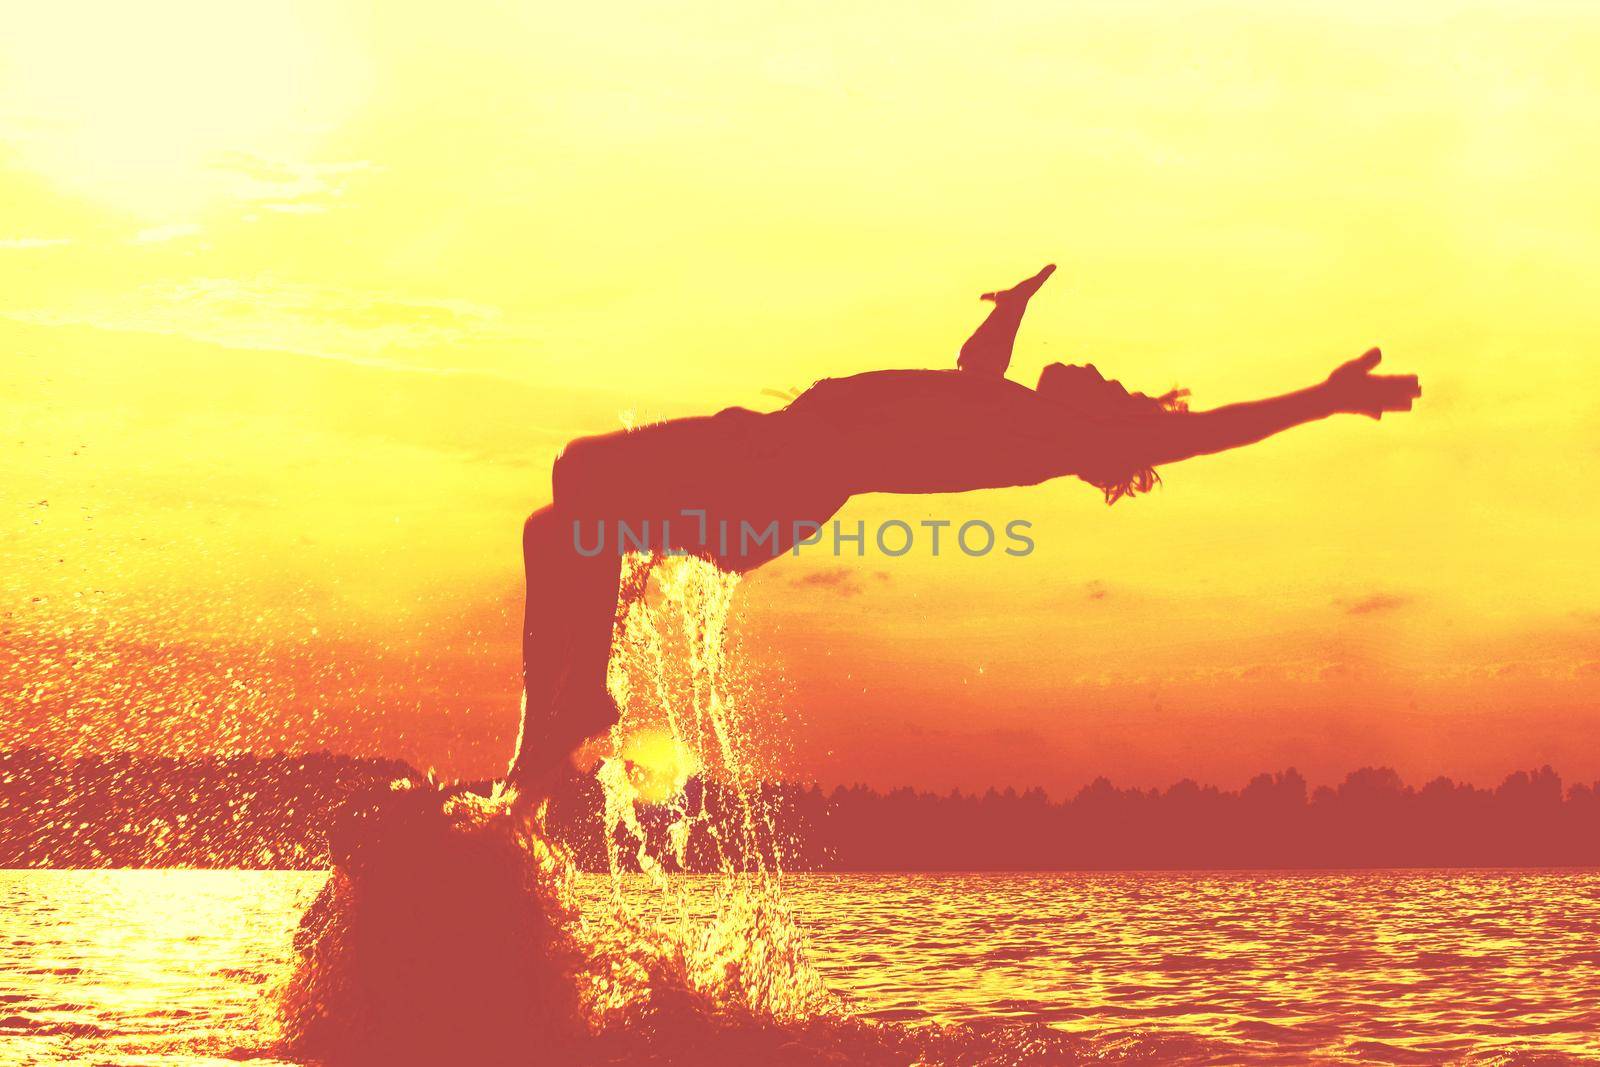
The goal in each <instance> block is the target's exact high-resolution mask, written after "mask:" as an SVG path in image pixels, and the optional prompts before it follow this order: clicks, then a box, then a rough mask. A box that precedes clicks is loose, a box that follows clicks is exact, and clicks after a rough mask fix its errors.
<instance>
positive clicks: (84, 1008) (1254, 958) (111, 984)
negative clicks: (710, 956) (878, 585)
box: [0, 871, 1600, 1064]
mask: <svg viewBox="0 0 1600 1067" xmlns="http://www.w3.org/2000/svg"><path fill="white" fill-rule="evenodd" d="M323 877H324V876H323V875H321V874H303V873H273V872H242V871H215V872H212V871H13V872H0V1061H4V1062H8V1063H9V1062H15V1063H30V1062H40V1063H50V1062H75V1061H85V1062H113V1063H116V1062H120V1063H127V1064H135V1063H138V1064H148V1063H161V1064H177V1063H201V1062H206V1061H208V1060H222V1061H224V1062H238V1061H239V1060H241V1059H243V1060H247V1061H252V1062H256V1063H264V1062H269V1061H271V1058H272V1057H271V1051H270V1050H271V1048H272V1033H271V1028H270V1024H269V1023H268V1020H269V1019H270V1010H269V1002H268V996H269V990H270V988H271V986H272V982H273V980H274V978H275V977H276V976H277V975H279V974H281V973H282V970H283V968H284V967H285V965H286V961H287V959H288V956H289V939H290V935H291V933H292V931H293V929H294V926H295V922H296V920H297V919H298V916H299V913H300V910H301V909H302V908H303V907H304V905H305V903H306V902H307V901H308V900H309V899H310V897H311V895H313V894H314V893H315V891H316V889H317V888H318V887H319V886H320V884H321V882H322V879H323ZM787 885H788V891H787V895H788V897H789V898H790V900H791V901H792V903H793V904H794V906H795V908H796V910H797V911H798V913H799V914H800V916H801V919H802V921H803V922H804V925H805V929H806V931H807V933H808V936H809V939H810V942H811V948H812V953H813V955H814V957H815V960H816V962H817V965H818V967H819V969H820V970H821V971H822V973H823V975H824V976H825V977H826V979H827V980H828V982H829V984H830V986H831V987H832V988H833V989H834V990H835V991H836V992H837V993H838V994H840V995H841V997H843V998H844V999H845V1001H846V1003H847V1004H848V1005H849V1006H850V1008H851V1009H852V1010H854V1011H855V1012H857V1013H858V1014H861V1015H864V1016H866V1017H869V1018H874V1019H879V1020H884V1021H894V1022H901V1023H913V1024H915V1023H922V1022H930V1021H937V1022H946V1023H959V1024H965V1025H969V1026H985V1027H986V1026H989V1025H992V1024H995V1023H1005V1022H1033V1023H1045V1024H1048V1025H1050V1026H1052V1027H1056V1028H1058V1029H1063V1030H1069V1031H1073V1032H1075V1033H1081V1034H1085V1035H1087V1036H1088V1037H1089V1039H1090V1041H1091V1042H1092V1046H1091V1047H1096V1048H1102V1049H1104V1050H1105V1054H1106V1055H1107V1056H1108V1057H1128V1058H1140V1057H1141V1056H1142V1057H1143V1058H1146V1059H1149V1058H1159V1059H1170V1058H1172V1057H1173V1056H1175V1055H1186V1056H1188V1057H1189V1058H1192V1059H1195V1060H1205V1061H1213V1062H1233V1061H1238V1060H1245V1059H1254V1060H1258V1061H1261V1062H1303V1061H1306V1060H1315V1059H1323V1060H1329V1061H1336V1062H1344V1061H1350V1060H1355V1059H1364V1060H1373V1061H1380V1062H1423V1063H1429V1062H1440V1061H1445V1060H1451V1059H1463V1060H1470V1061H1484V1062H1515V1063H1532V1062H1574V1061H1579V1062H1591V1061H1592V1059H1593V1058H1595V1057H1600V874H1596V873H1594V872H1583V873H1571V872H1371V873H1348V874H1303V875H1302V874H1192V875H1191V874H1099V875H1096V874H1015V875H960V874H952V875H907V876H877V875H867V876H864V875H811V876H798V877H793V878H792V879H790V880H789V881H788V882H787ZM587 889H588V890H589V891H590V892H591V894H592V895H594V896H596V897H598V896H600V895H602V894H604V893H607V892H609V883H606V882H603V881H601V880H596V881H594V882H593V883H592V884H590V885H589V886H588V887H587ZM707 899H709V897H707ZM1141 1049H1142V1050H1144V1051H1143V1052H1141V1051H1140V1050H1141ZM1151 1049H1157V1050H1158V1051H1157V1052H1156V1053H1153V1054H1152V1053H1151V1052H1150V1050H1151Z"/></svg>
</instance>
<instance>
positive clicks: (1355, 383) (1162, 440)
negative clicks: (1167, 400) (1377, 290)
mask: <svg viewBox="0 0 1600 1067" xmlns="http://www.w3.org/2000/svg"><path fill="white" fill-rule="evenodd" d="M1382 358H1383V354H1382V353H1381V352H1380V351H1378V349H1376V348H1373V349H1369V350H1368V351H1367V352H1366V353H1365V354H1363V355H1361V356H1359V357H1358V358H1356V359H1353V360H1351V361H1350V362H1348V363H1346V364H1344V365H1343V366H1341V367H1339V368H1338V369H1337V370H1335V371H1334V372H1333V373H1332V374H1330V375H1329V376H1328V379H1327V380H1326V381H1324V382H1321V383H1320V384H1317V385H1313V386H1311V387H1310V388H1308V389H1301V390H1300V391H1299V392H1295V393H1288V394H1285V395H1284V396H1276V397H1272V398H1270V399H1267V400H1253V401H1249V402H1247V403H1242V404H1229V405H1227V406H1225V407H1220V408H1214V409H1212V410H1211V411H1181V412H1169V413H1166V414H1162V415H1156V416H1152V417H1151V418H1150V420H1149V421H1148V422H1147V423H1145V425H1144V426H1142V427H1141V430H1143V431H1144V432H1143V433H1142V434H1141V437H1142V440H1141V441H1140V442H1139V445H1138V446H1137V450H1138V452H1139V453H1140V458H1141V459H1142V460H1143V461H1144V462H1145V463H1148V464H1149V465H1150V466H1158V465H1160V464H1163V463H1175V462H1177V461H1178V460H1180V459H1188V458H1190V457H1191V456H1203V455H1207V454H1209V453H1212V452H1224V451H1227V450H1228V449H1230V448H1238V447H1240V446H1241V445H1249V444H1254V443H1255V442H1257V441H1261V440H1264V439H1265V438H1268V437H1271V436H1272V435H1273V434H1276V433H1281V432H1282V431H1284V430H1287V429H1289V428H1290V427H1291V426H1299V425H1301V424H1302V423H1307V422H1314V421H1316V420H1318V419H1324V418H1327V417H1328V416H1329V415H1337V414H1344V413H1348V414H1359V415H1366V416H1368V417H1369V418H1374V419H1377V418H1381V417H1382V416H1383V414H1384V412H1389V411H1410V410H1411V403H1412V401H1413V400H1415V399H1416V398H1417V397H1419V396H1421V395H1422V387H1421V386H1420V385H1418V384H1417V376H1416V375H1414V374H1373V373H1372V371H1373V370H1374V369H1375V368H1376V367H1377V366H1378V362H1379V360H1381V359H1382ZM1140 421H1141V422H1143V421H1144V420H1140Z"/></svg>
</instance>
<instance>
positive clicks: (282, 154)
mask: <svg viewBox="0 0 1600 1067" xmlns="http://www.w3.org/2000/svg"><path fill="white" fill-rule="evenodd" d="M6 23H7V26H6V33H5V39H4V41H3V43H0V100H3V101H4V102H5V107H4V109H3V112H0V114H3V115H4V117H3V118H0V134H3V135H4V136H5V139H6V140H7V141H10V142H12V144H13V146H14V147H15V148H16V149H17V150H18V152H19V155H20V157H21V158H22V160H23V161H24V163H25V164H27V165H28V166H30V167H31V168H32V169H34V170H36V171H38V172H40V173H42V174H44V175H46V176H48V177H49V178H50V179H52V180H53V181H54V182H56V183H57V184H59V185H60V186H62V187H64V188H66V189H69V190H72V191H74V192H77V193H80V194H84V195H88V196H90V197H92V198H94V199H96V200H98V201H101V202H103V203H108V204H110V205H111V206H113V207H116V208H121V209H124V210H130V211H133V212H135V213H137V214H140V215H146V216H152V217H158V216H162V215H167V214H171V213H173V212H177V211H195V210H199V209H200V208H202V207H204V206H205V205H206V203H208V202H209V201H211V200H212V199H214V198H215V197H216V196H217V195H218V194H224V195H225V194H226V193H227V191H228V189H229V188H230V186H231V185H232V184H235V183H236V181H237V176H236V175H230V173H229V172H228V167H227V165H226V164H227V161H228V160H229V158H230V157H234V156H245V157H248V158H255V159H262V158H265V159H284V158H290V159H293V158H298V157H300V156H302V155H303V154H304V153H305V152H307V151H308V150H309V148H310V147H311V145H312V143H313V142H314V141H315V139H316V138H317V137H318V135H319V134H320V133H321V132H323V131H325V130H326V129H327V128H328V127H330V126H331V125H332V124H333V123H335V122H337V121H339V120H340V119H341V118H342V117H343V116H344V114H345V113H346V112H347V111H348V110H349V108H350V106H351V105H352V104H353V103H354V102H355V100H356V98H357V96H358V93H357V87H358V86H359V85H360V83H361V81H362V75H361V65H360V64H359V63H352V62H351V59H352V58H353V57H348V56H344V55H340V56H339V57H338V58H339V62H337V63H334V62H331V61H330V60H331V58H332V57H331V56H330V55H329V54H328V53H329V52H331V51H332V47H331V46H332V44H333V42H332V40H331V39H330V35H329V34H328V33H326V32H322V29H323V28H321V27H318V26H316V25H314V24H313V21H312V19H310V18H309V17H308V16H307V14H306V13H304V12H297V11H296V10H295V7H294V6H293V5H289V4H286V5H272V6H268V5H259V6H252V7H249V8H240V7H236V6H234V5H215V4H208V3H204V2H202V0H156V2H155V3H152V4H137V5H121V4H108V3H103V2H100V3H97V2H94V0H68V2H65V3H56V4H31V5H24V6H20V7H17V8H15V9H14V10H13V11H12V12H11V13H10V14H9V15H8V17H7V20H6Z"/></svg>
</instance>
